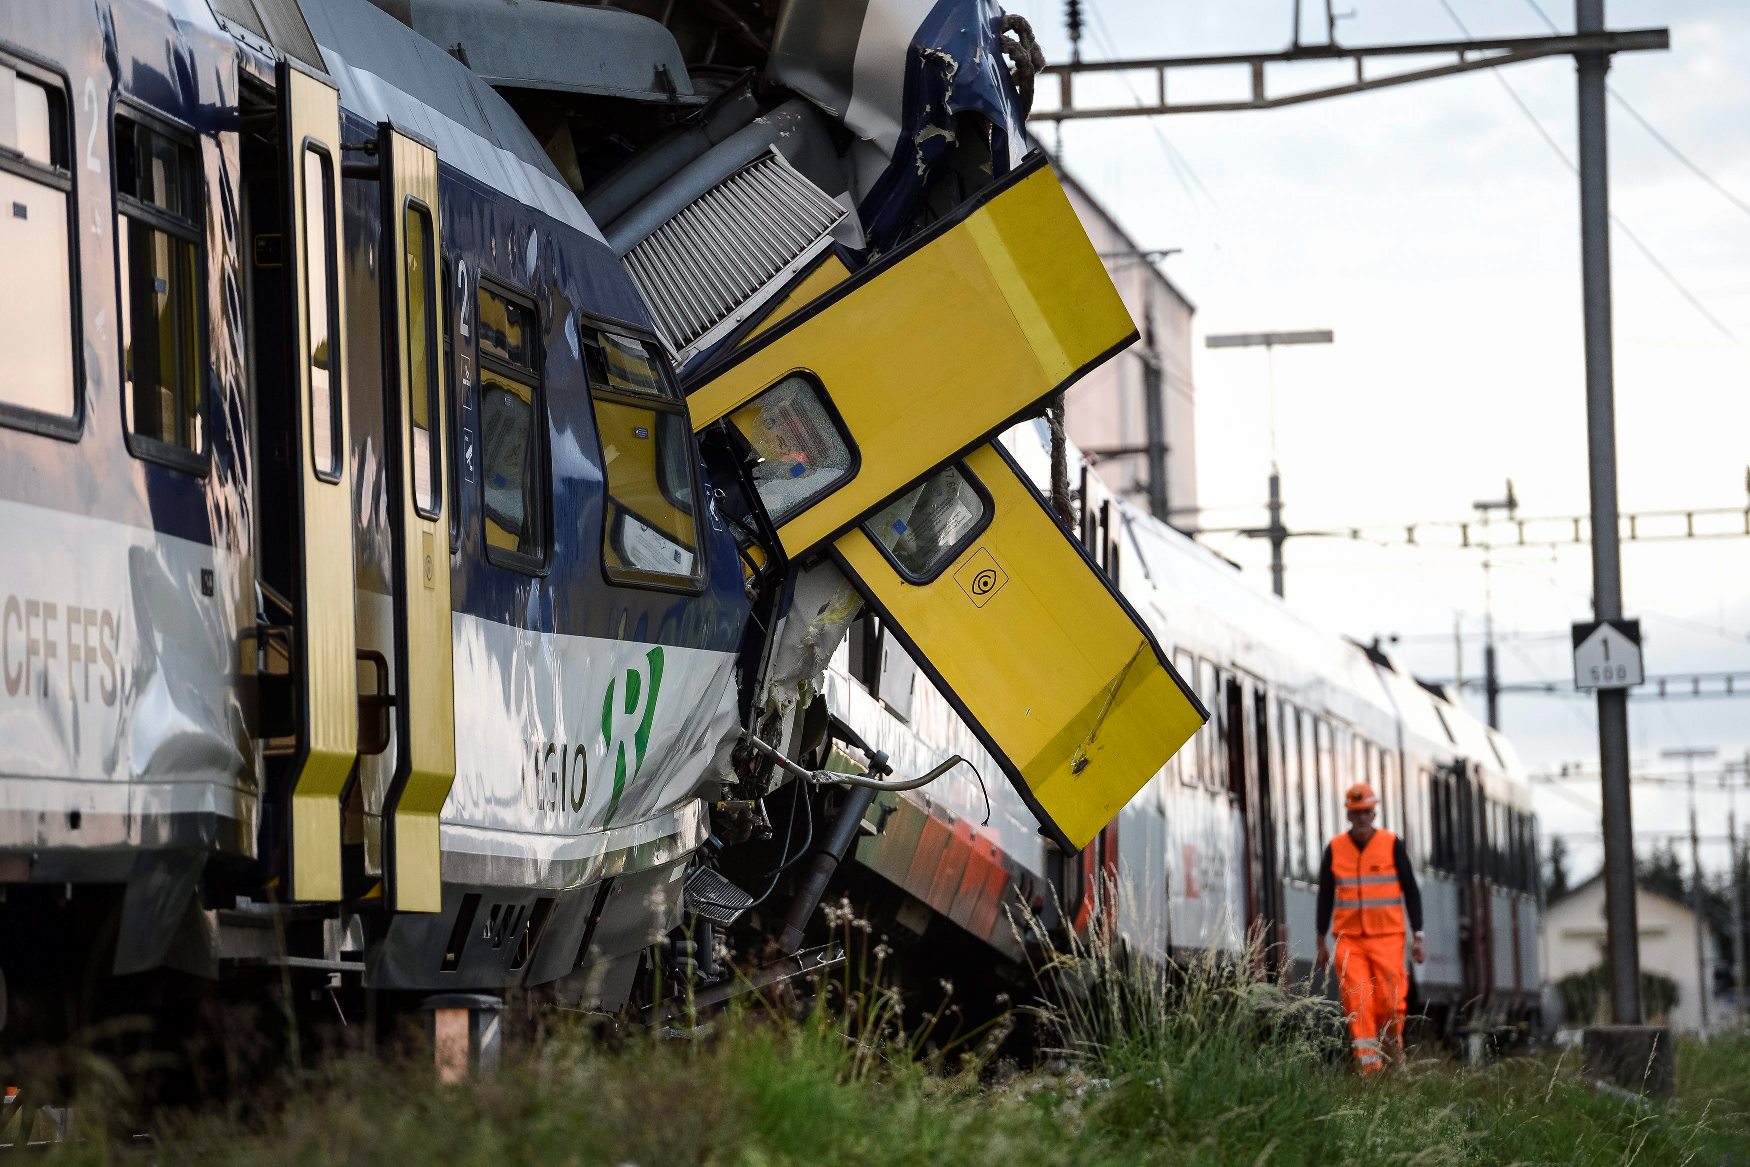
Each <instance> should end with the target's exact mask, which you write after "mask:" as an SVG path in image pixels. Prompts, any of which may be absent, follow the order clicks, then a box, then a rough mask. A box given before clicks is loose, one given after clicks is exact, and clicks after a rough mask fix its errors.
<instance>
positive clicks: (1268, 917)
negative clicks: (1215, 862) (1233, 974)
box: [1245, 686, 1284, 972]
mask: <svg viewBox="0 0 1750 1167" xmlns="http://www.w3.org/2000/svg"><path fill="white" fill-rule="evenodd" d="M1246 704H1247V705H1248V706H1250V708H1249V709H1248V710H1247V718H1246V722H1245V724H1247V725H1249V726H1251V727H1252V757H1253V759H1254V763H1253V765H1252V766H1251V767H1250V768H1249V769H1248V771H1247V775H1246V780H1247V787H1248V793H1247V798H1246V804H1247V805H1246V811H1247V814H1246V846H1247V849H1248V850H1249V851H1250V852H1251V856H1250V858H1251V862H1250V863H1249V864H1248V865H1247V866H1248V871H1249V878H1250V879H1251V881H1252V888H1253V892H1252V895H1251V897H1250V902H1251V909H1252V916H1251V919H1250V920H1249V921H1248V924H1249V926H1250V927H1252V928H1254V929H1256V930H1257V935H1258V939H1259V942H1260V943H1261V944H1262V945H1263V946H1264V951H1263V956H1264V962H1265V968H1266V969H1267V970H1268V971H1270V972H1274V971H1275V970H1276V967H1277V965H1278V963H1279V961H1280V959H1281V952H1282V948H1281V946H1282V944H1283V940H1284V937H1283V930H1282V914H1283V909H1282V872H1281V868H1280V866H1279V859H1280V856H1281V849H1280V848H1279V847H1278V845H1277V843H1278V839H1279V835H1280V832H1279V830H1278V828H1277V818H1278V816H1279V814H1280V810H1279V808H1278V806H1277V801H1276V792H1277V791H1278V790H1279V789H1280V788H1281V783H1280V782H1279V781H1278V778H1277V774H1276V769H1277V766H1276V761H1277V759H1278V758H1279V757H1280V756H1281V750H1280V748H1279V747H1278V746H1277V745H1276V744H1275V743H1274V741H1273V738H1272V735H1271V732H1270V698H1269V696H1268V694H1266V693H1265V692H1264V691H1263V690H1261V689H1257V688H1254V687H1252V686H1247V688H1246Z"/></svg>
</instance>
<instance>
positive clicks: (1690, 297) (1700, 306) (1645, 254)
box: [1437, 0, 1744, 348]
mask: <svg viewBox="0 0 1750 1167" xmlns="http://www.w3.org/2000/svg"><path fill="white" fill-rule="evenodd" d="M1437 3H1438V4H1439V5H1440V7H1441V8H1443V9H1445V10H1446V15H1448V16H1450V17H1451V18H1452V23H1453V24H1455V25H1457V26H1458V30H1459V31H1460V32H1462V33H1463V34H1464V35H1465V36H1467V37H1468V36H1470V35H1471V31H1470V29H1469V28H1468V27H1467V26H1466V25H1465V23H1464V20H1463V18H1461V17H1460V16H1459V15H1458V13H1457V12H1456V11H1454V9H1453V7H1452V5H1451V4H1450V3H1449V2H1448V0H1437ZM1545 20H1546V21H1547V20H1548V17H1545ZM1489 73H1490V75H1491V76H1493V77H1494V78H1495V80H1496V82H1498V83H1499V84H1500V86H1501V88H1502V89H1504V90H1505V91H1506V93H1507V96H1508V97H1510V98H1512V100H1513V104H1514V105H1516V106H1518V107H1519V112H1520V113H1523V114H1524V115H1525V117H1526V118H1527V120H1529V121H1530V122H1531V124H1532V126H1533V127H1534V128H1535V129H1536V130H1537V133H1538V136H1539V137H1541V138H1542V139H1543V140H1544V142H1545V143H1547V144H1548V146H1549V148H1550V149H1551V150H1553V151H1555V153H1556V156H1557V157H1558V158H1560V159H1561V160H1562V164H1563V165H1564V166H1566V167H1567V168H1568V169H1569V170H1570V171H1572V172H1573V173H1574V174H1576V175H1578V174H1579V173H1580V167H1579V165H1578V164H1577V163H1575V161H1574V160H1573V159H1572V158H1570V157H1569V156H1568V152H1567V151H1566V150H1564V149H1563V148H1562V146H1561V143H1559V142H1557V141H1556V140H1555V138H1553V137H1552V136H1551V135H1550V132H1549V130H1548V129H1546V128H1545V127H1544V124H1543V120H1542V119H1541V118H1539V117H1538V116H1537V114H1536V113H1535V112H1533V110H1532V108H1531V107H1530V106H1529V105H1526V104H1525V100H1524V99H1523V98H1521V97H1520V96H1519V91H1518V90H1517V89H1514V88H1513V83H1512V82H1511V81H1509V80H1507V78H1505V77H1503V76H1502V75H1501V71H1500V70H1499V69H1491V70H1489ZM1610 222H1611V225H1612V226H1614V227H1615V228H1616V229H1617V230H1618V231H1621V232H1622V236H1623V238H1624V239H1627V240H1628V241H1629V242H1630V243H1632V244H1634V247H1635V250H1637V251H1639V252H1640V253H1641V256H1642V258H1644V259H1645V260H1646V261H1647V262H1648V263H1650V264H1652V265H1653V268H1654V270H1655V271H1657V272H1658V273H1659V274H1660V275H1662V276H1664V277H1665V280H1666V282H1667V283H1669V284H1670V285H1671V286H1672V287H1673V288H1675V289H1676V291H1677V294H1678V295H1680V296H1682V297H1683V298H1684V300H1686V301H1688V303H1689V306H1690V307H1691V308H1694V309H1695V310H1696V312H1698V313H1699V314H1700V315H1701V316H1702V318H1703V319H1705V320H1706V321H1707V322H1708V323H1709V324H1711V325H1713V327H1714V329H1715V330H1716V331H1718V332H1719V333H1720V335H1722V336H1724V337H1725V338H1726V339H1727V340H1729V341H1731V342H1732V343H1733V344H1734V345H1736V346H1737V347H1739V348H1743V347H1744V342H1743V341H1741V340H1740V339H1739V338H1738V334H1737V333H1735V332H1733V331H1732V330H1731V328H1730V327H1728V326H1727V324H1726V322H1725V321H1723V320H1721V319H1720V318H1719V317H1718V316H1716V315H1714V314H1713V312H1712V311H1711V310H1710V309H1709V308H1708V306H1707V305H1706V304H1704V303H1702V301H1701V298H1700V297H1699V296H1697V295H1696V294H1695V293H1694V292H1692V291H1690V290H1689V286H1688V285H1687V284H1685V283H1684V282H1683V281H1682V280H1680V279H1678V278H1677V273H1676V272H1674V271H1672V270H1671V269H1670V268H1669V267H1666V266H1665V263H1664V261H1663V260H1661V259H1660V258H1659V257H1658V256H1657V255H1656V254H1654V252H1653V249H1652V248H1651V247H1649V246H1647V244H1646V242H1645V241H1644V240H1643V239H1641V237H1640V236H1639V235H1637V234H1635V232H1634V230H1633V229H1632V228H1630V227H1629V225H1628V224H1627V223H1624V222H1623V221H1622V218H1621V217H1620V216H1619V215H1617V213H1616V212H1615V211H1612V212H1610Z"/></svg>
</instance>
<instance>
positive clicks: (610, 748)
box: [602, 647, 662, 824]
mask: <svg viewBox="0 0 1750 1167" xmlns="http://www.w3.org/2000/svg"><path fill="white" fill-rule="evenodd" d="M661 691H662V649H661V648H660V647H657V648H653V649H651V650H650V651H649V652H648V653H646V654H645V657H644V659H643V660H642V661H635V662H633V663H632V664H630V665H628V666H627V667H626V671H625V672H624V673H622V674H620V675H619V676H618V677H615V678H614V679H613V680H611V681H609V682H608V692H607V695H606V696H605V697H603V698H602V740H603V741H604V742H606V743H607V760H608V761H609V762H611V763H612V764H613V767H614V793H613V795H612V797H610V798H609V799H608V813H607V815H606V816H605V817H604V818H603V819H602V822H603V823H604V824H607V823H611V822H613V821H614V814H615V813H616V812H617V811H618V810H619V809H620V796H621V795H623V794H625V793H626V783H628V782H630V781H631V780H632V779H634V778H636V777H637V776H638V771H639V770H640V769H641V768H642V767H643V765H644V756H645V753H646V752H647V751H648V750H649V748H650V724H651V722H653V721H655V720H656V697H657V694H658V693H660V692H661ZM616 695H617V696H618V700H616V699H615V698H616Z"/></svg>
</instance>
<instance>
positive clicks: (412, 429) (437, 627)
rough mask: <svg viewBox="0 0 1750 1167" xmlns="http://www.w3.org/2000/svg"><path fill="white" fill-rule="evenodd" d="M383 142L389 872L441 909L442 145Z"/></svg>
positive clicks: (447, 752) (400, 137) (414, 897)
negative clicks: (391, 701) (388, 363)
mask: <svg viewBox="0 0 1750 1167" xmlns="http://www.w3.org/2000/svg"><path fill="white" fill-rule="evenodd" d="M377 141H378V148H379V149H381V150H384V151H386V152H387V156H386V164H387V165H386V174H385V176H384V182H383V246H382V258H381V261H380V263H381V267H380V271H381V272H382V275H383V288H384V294H385V295H386V296H389V297H391V300H390V309H391V314H390V319H391V320H393V321H394V324H395V331H394V338H395V356H394V374H395V375H394V376H393V377H391V378H386V379H385V380H386V384H387V385H388V386H389V388H388V392H389V393H390V394H392V396H393V400H392V401H390V402H389V403H388V406H389V408H387V409H386V410H385V415H386V416H387V417H388V418H389V419H391V420H390V422H389V426H388V429H389V432H390V434H391V435H392V436H391V438H390V441H389V445H390V447H391V449H392V451H393V452H394V467H395V472H394V477H393V480H392V481H393V482H394V483H395V488H396V490H397V498H396V500H395V501H393V502H391V504H390V505H391V508H392V509H393V512H394V514H395V520H396V521H395V578H394V579H393V581H392V587H391V590H392V591H393V592H394V596H395V653H396V666H397V667H396V674H397V693H398V694H399V700H398V702H397V705H396V712H397V715H398V717H399V721H398V722H397V725H396V728H397V734H396V755H397V756H396V761H395V777H394V780H393V782H392V783H391V785H390V787H389V796H388V799H387V803H386V806H385V808H384V830H385V840H384V842H385V860H386V867H387V871H386V876H387V881H388V893H389V894H388V899H389V904H390V907H391V908H393V909H395V910H396V911H403V912H435V911H438V910H439V909H440V908H441V907H442V888H441V886H440V882H439V876H440V872H439V862H438V815H439V813H440V812H441V811H442V810H443V806H444V800H445V799H446V798H448V797H449V793H450V786H451V784H452V783H454V781H455V778H456V721H455V683H454V679H453V670H452V662H451V655H450V654H451V639H450V637H451V621H450V537H449V519H448V517H447V516H446V514H445V511H444V508H445V507H446V506H448V505H449V503H448V497H449V495H448V491H447V490H446V489H445V484H444V474H445V472H446V466H445V458H444V451H445V450H446V449H447V448H448V445H447V440H448V436H447V435H446V433H445V432H444V427H445V426H446V425H447V424H448V420H447V418H446V417H445V409H444V407H443V402H444V400H445V396H444V387H443V377H444V369H443V364H444V362H443V359H442V348H441V346H440V344H439V340H438V338H439V331H438V330H439V327H440V325H439V319H440V314H441V310H440V305H442V303H443V299H442V293H441V289H440V287H439V270H440V268H439V262H438V257H439V256H440V255H441V254H442V251H441V248H440V246H439V219H438V171H437V154H436V152H435V151H433V150H432V149H431V148H430V147H429V146H426V145H423V144H421V143H419V142H416V141H414V140H413V139H412V138H410V137H408V136H407V135H405V134H403V133H400V132H399V131H397V130H395V129H393V128H392V127H390V126H389V125H387V124H385V125H382V126H380V127H379V128H378V133H377Z"/></svg>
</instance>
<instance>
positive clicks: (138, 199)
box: [115, 115, 206, 469]
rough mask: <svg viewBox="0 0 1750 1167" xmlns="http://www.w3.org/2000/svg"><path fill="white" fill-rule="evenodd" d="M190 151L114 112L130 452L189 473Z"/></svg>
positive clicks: (192, 451) (195, 254)
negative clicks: (132, 451)
mask: <svg viewBox="0 0 1750 1167" xmlns="http://www.w3.org/2000/svg"><path fill="white" fill-rule="evenodd" d="M199 158H200V155H199V152H198V151H197V150H196V149H195V145H194V141H193V139H192V138H185V137H183V136H182V135H180V134H177V133H175V132H173V131H171V130H169V129H167V128H161V127H159V126H157V125H155V124H154V125H148V124H146V123H145V122H144V121H142V120H137V119H135V118H134V117H131V116H125V115H124V116H118V117H117V118H116V127H115V179H116V202H117V206H118V208H119V211H118V214H117V216H116V241H117V247H116V250H117V252H118V253H119V268H120V285H121V334H122V380H123V395H124V401H125V408H126V411H127V422H128V433H129V438H130V443H131V445H132V446H133V449H134V451H135V453H138V454H142V455H144V456H147V457H152V458H157V459H161V460H164V461H169V462H172V463H176V464H181V465H183V466H184V467H185V468H188V469H200V468H201V467H203V466H204V465H205V462H206V434H205V432H204V430H203V424H204V420H203V415H204V412H205V410H204V401H203V393H202V382H203V380H204V378H203V376H202V365H203V363H204V359H203V357H202V346H201V343H200V332H201V326H200V321H201V316H202V310H201V305H202V302H203V300H204V296H203V294H202V286H201V265H200V256H199V249H200V239H201V211H200V185H201V176H200V168H199Z"/></svg>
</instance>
